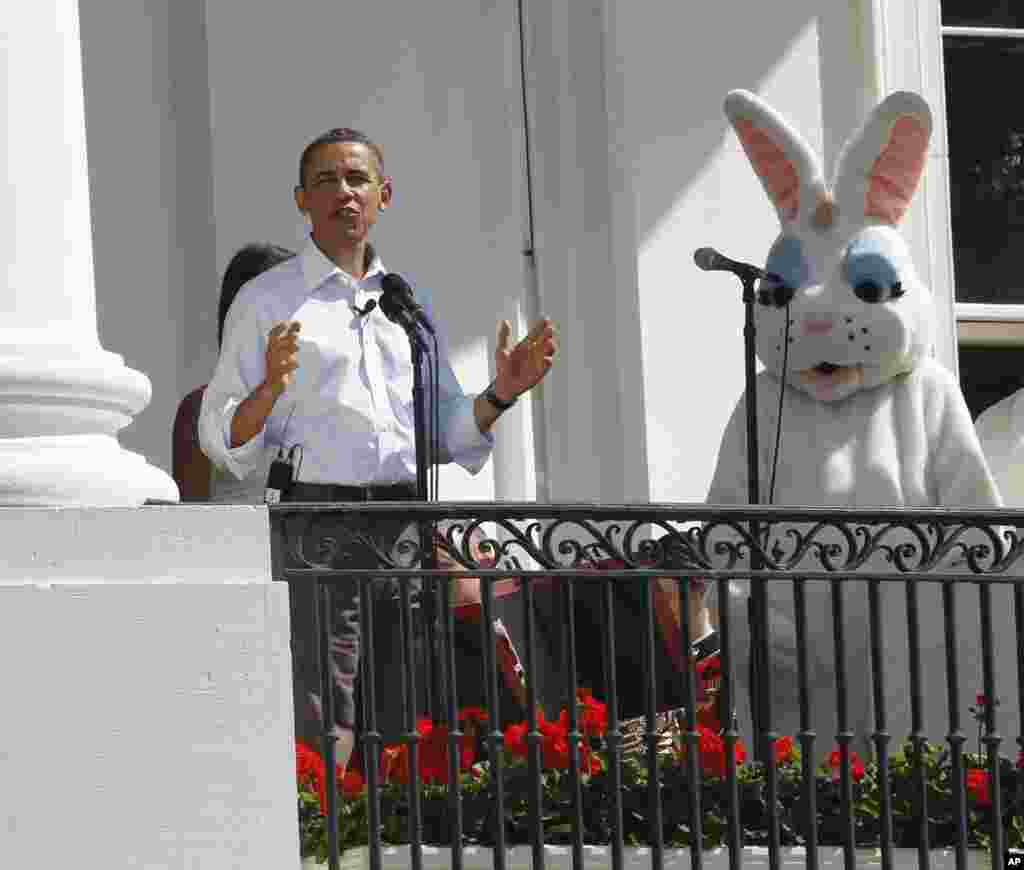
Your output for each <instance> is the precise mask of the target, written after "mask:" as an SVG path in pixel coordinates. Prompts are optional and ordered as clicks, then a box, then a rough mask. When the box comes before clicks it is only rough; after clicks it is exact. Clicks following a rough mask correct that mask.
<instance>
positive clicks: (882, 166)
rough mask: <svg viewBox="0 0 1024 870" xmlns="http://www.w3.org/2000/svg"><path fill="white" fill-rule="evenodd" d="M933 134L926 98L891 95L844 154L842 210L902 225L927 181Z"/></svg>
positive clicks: (839, 174)
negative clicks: (923, 181)
mask: <svg viewBox="0 0 1024 870" xmlns="http://www.w3.org/2000/svg"><path fill="white" fill-rule="evenodd" d="M931 133H932V113H931V110H930V109H929V108H928V104H927V103H926V102H925V101H924V99H923V98H922V97H920V96H918V95H917V94H914V93H910V92H909V91H899V92H897V93H895V94H891V95H889V96H888V97H886V98H885V99H884V100H883V101H882V102H881V103H879V104H878V106H877V107H876V108H875V110H874V111H873V112H872V113H871V115H870V117H869V118H868V120H867V123H865V124H864V126H863V127H862V128H861V129H860V130H859V131H858V132H857V133H855V134H854V135H853V136H852V137H851V138H850V140H849V141H848V142H847V144H846V146H845V148H844V149H843V152H842V154H841V155H840V157H839V162H838V168H837V170H836V182H835V194H836V203H837V204H838V206H839V209H840V210H841V211H843V212H848V213H849V214H850V215H851V216H859V215H861V214H863V215H864V216H865V217H870V218H878V219H879V220H881V221H882V222H883V223H886V224H889V225H890V226H895V225H896V224H897V223H899V221H900V218H902V217H903V213H904V212H905V211H906V210H907V207H908V206H909V205H910V200H911V198H912V197H913V195H914V191H915V190H916V189H917V184H918V182H919V181H920V180H921V173H922V171H923V170H924V161H925V157H926V156H927V154H928V140H929V138H930V137H931Z"/></svg>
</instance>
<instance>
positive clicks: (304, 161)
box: [299, 127, 384, 187]
mask: <svg viewBox="0 0 1024 870" xmlns="http://www.w3.org/2000/svg"><path fill="white" fill-rule="evenodd" d="M337 142H355V143H357V144H359V145H365V146H366V147H367V148H369V149H370V150H371V151H372V152H373V156H374V157H376V158H377V171H378V172H381V173H383V172H384V152H383V150H382V149H381V147H380V145H378V144H377V143H376V142H374V141H373V140H372V139H371V138H370V137H369V136H367V135H366V134H365V133H363V132H362V131H361V130H354V129H353V128H351V127H335V128H334V129H333V130H328V131H327V132H326V133H321V134H320V135H319V136H317V137H316V138H315V139H314V140H313V141H312V142H310V143H309V144H308V145H307V146H306V147H305V148H303V149H302V156H301V157H300V158H299V187H305V185H306V166H307V165H308V164H309V161H310V160H311V159H312V157H313V152H314V151H316V149H317V148H319V147H320V146H321V145H333V144H335V143H337Z"/></svg>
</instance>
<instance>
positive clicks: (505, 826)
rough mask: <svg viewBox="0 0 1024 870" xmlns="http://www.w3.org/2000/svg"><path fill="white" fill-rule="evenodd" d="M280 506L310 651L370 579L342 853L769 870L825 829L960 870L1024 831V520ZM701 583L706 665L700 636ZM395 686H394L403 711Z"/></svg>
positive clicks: (852, 841)
mask: <svg viewBox="0 0 1024 870" xmlns="http://www.w3.org/2000/svg"><path fill="white" fill-rule="evenodd" d="M395 523H400V524H405V525H407V526H408V527H409V529H410V530H411V533H410V534H408V535H406V536H405V537H404V538H403V539H401V540H399V541H398V543H397V544H395V545H394V546H391V545H390V541H389V542H388V544H387V548H386V549H385V548H384V546H382V545H381V541H380V537H379V536H378V535H376V534H375V530H376V529H379V528H382V527H386V526H394V524H395ZM271 524H272V529H273V538H274V542H275V543H274V550H275V562H276V564H277V565H278V566H279V567H278V569H277V570H279V571H280V576H282V577H283V578H285V579H288V580H289V582H290V583H292V584H311V585H315V589H316V594H315V595H314V596H311V597H310V601H311V602H315V604H311V612H310V613H309V614H308V619H309V621H308V623H307V624H306V625H302V624H299V623H293V626H292V630H293V635H294V634H296V633H298V632H304V631H309V630H310V626H313V627H314V630H316V631H319V635H318V637H319V642H318V645H317V649H318V655H319V662H320V664H321V665H322V664H323V663H325V662H326V661H327V660H328V658H329V656H330V654H331V650H330V649H329V644H328V639H327V632H326V628H325V627H326V625H327V624H328V621H329V620H330V619H331V618H332V616H331V614H332V595H335V594H338V591H339V590H340V589H341V588H343V587H345V586H346V584H347V586H348V588H350V589H351V588H352V586H353V584H355V585H357V586H358V590H359V592H358V597H359V605H360V606H359V611H360V612H359V620H360V625H361V630H362V646H363V650H364V654H363V655H362V662H361V671H360V680H359V694H360V698H361V711H360V714H359V725H358V728H357V731H358V748H357V756H358V761H359V764H360V766H361V769H362V771H363V776H364V777H365V781H366V797H365V803H363V804H361V806H363V807H364V808H365V815H360V816H352V815H351V814H348V815H346V805H345V803H344V801H343V800H342V799H341V798H339V795H338V794H337V792H336V791H335V789H333V788H328V789H327V794H326V816H327V823H326V829H327V838H328V852H329V854H328V859H329V866H330V867H332V868H335V867H337V866H338V864H337V861H338V857H337V855H338V850H339V848H341V847H344V846H345V845H348V844H351V843H353V842H361V843H365V844H366V845H367V847H368V854H369V861H370V866H371V867H372V868H379V867H380V866H381V854H382V853H381V849H382V842H383V841H384V840H388V841H389V842H395V841H398V842H405V843H408V844H409V845H410V853H409V854H410V856H411V857H410V862H411V866H412V867H414V868H419V867H421V866H422V850H421V847H422V845H423V844H424V842H434V843H440V844H443V845H448V846H450V847H451V866H452V867H455V868H461V867H462V866H463V847H464V845H465V844H468V843H480V844H484V845H489V846H492V847H493V866H494V867H495V868H503V867H505V866H506V847H507V846H509V845H511V844H512V843H513V842H516V841H518V842H524V843H528V844H529V845H530V847H531V851H532V860H533V867H535V868H541V867H544V866H545V851H544V844H545V842H548V843H551V842H558V843H562V844H565V845H567V846H569V847H570V848H571V854H572V862H573V867H574V868H580V867H583V866H585V864H584V849H583V846H584V843H585V842H586V841H588V840H596V841H599V842H605V843H607V844H608V845H609V847H610V850H611V857H612V866H613V867H616V868H619V867H622V866H623V861H624V852H623V850H624V847H625V845H627V844H644V845H647V846H649V847H650V866H652V867H655V868H661V867H662V866H663V862H664V856H665V853H666V852H665V850H666V848H668V847H670V846H674V845H689V846H691V851H690V860H691V865H692V867H694V868H700V867H702V866H703V860H704V859H703V854H702V849H701V847H702V846H707V845H708V844H710V843H721V844H722V845H724V846H725V847H727V849H728V852H729V856H730V866H731V867H740V866H742V861H743V852H742V847H743V846H745V845H751V844H757V845H762V846H767V848H768V856H769V864H770V866H771V867H773V868H775V867H778V866H780V855H781V850H782V848H783V847H784V846H787V845H814V844H824V843H829V844H833V845H837V846H840V847H841V848H842V850H843V855H844V860H845V866H846V867H849V868H852V867H854V866H856V864H855V862H856V849H857V848H858V847H859V846H863V845H874V846H877V847H878V848H880V849H881V862H882V865H883V866H885V867H891V866H892V861H893V854H894V848H895V847H896V846H901V847H904V848H913V849H916V850H917V856H918V857H917V860H918V866H920V867H929V866H931V864H930V861H931V860H932V859H931V857H930V852H929V850H930V849H933V848H936V847H939V846H948V847H950V848H952V849H954V850H955V855H956V866H957V867H958V868H964V867H967V866H968V863H967V862H968V855H969V848H970V847H972V846H980V847H984V848H985V849H986V850H987V851H988V853H989V854H990V855H991V856H992V866H1002V864H1001V862H1002V861H1003V854H1004V850H1005V849H1006V848H1008V847H1009V846H1011V845H1018V844H1019V843H1020V841H1021V838H1024V819H1022V817H1024V735H1022V722H1024V578H1019V577H1018V573H1019V569H1018V563H1021V564H1024V560H1022V559H1021V555H1022V553H1024V536H1022V535H1021V534H1020V533H1019V532H1018V531H1017V530H1018V528H1024V512H1015V511H1004V512H1000V513H992V512H988V513H981V512H965V511H945V510H927V511H896V510H886V511H882V510H878V511H872V512H863V511H846V510H838V509H778V508H761V507H756V508H754V507H728V508H727V507H713V506H703V505H701V506H691V505H684V506H669V505H627V506H594V505H539V504H510V503H502V504H492V503H488V504H474V503H469V504H454V503H452V504H446V503H436V504H419V503H373V504H337V505H319V504H317V505H314V504H281V505H276V506H273V507H272V508H271ZM367 553H370V554H372V558H371V560H370V562H372V563H374V564H372V566H369V567H368V565H370V563H368V562H367V555H366V554H367ZM437 564H441V565H442V567H432V566H434V565H437ZM596 568H601V569H602V570H600V571H598V570H595V569H596ZM470 577H472V578H479V580H480V584H479V600H478V602H476V603H474V602H473V601H472V600H469V599H471V598H472V595H473V594H474V587H473V584H472V583H470V584H468V587H467V585H466V584H465V583H462V585H461V587H460V581H465V580H466V578H470ZM382 578H394V579H393V580H390V581H389V582H390V584H391V585H390V586H388V587H387V588H393V589H395V590H396V591H395V593H394V595H393V596H390V595H389V596H385V597H384V598H382V597H381V596H380V594H379V593H378V591H377V590H378V588H379V587H380V585H381V583H382V582H383V581H382ZM509 578H513V580H514V583H513V584H512V588H513V590H514V592H513V594H511V595H509V594H507V592H508V589H509ZM659 578H671V579H672V580H673V581H675V582H674V583H668V585H667V587H666V584H665V582H664V581H662V580H659ZM651 581H655V582H653V583H652V582H651ZM705 586H706V587H707V588H708V589H709V590H710V591H711V592H713V593H715V594H714V595H713V596H712V597H713V599H714V600H713V602H712V609H713V610H714V611H716V613H715V617H714V620H715V622H716V625H717V631H718V634H719V635H720V640H721V644H720V648H721V652H720V657H719V659H718V661H717V663H716V665H715V670H717V671H718V672H719V674H718V676H717V677H716V678H715V679H712V680H709V679H708V673H707V672H704V673H701V672H700V671H699V670H698V665H697V664H696V662H695V660H694V657H693V656H692V655H691V654H689V652H688V651H689V649H690V641H691V639H694V632H693V631H692V629H693V628H694V626H693V625H691V623H692V621H693V620H694V618H695V616H694V612H695V611H694V608H693V607H691V606H690V603H691V602H692V601H697V602H698V603H699V600H700V595H699V590H700V589H702V588H704V587H705ZM463 587H465V588H463ZM466 588H468V589H469V593H466ZM666 588H667V589H668V591H669V593H670V594H669V595H668V596H667V597H666V595H665V590H666ZM460 589H461V593H460ZM496 590H497V594H496ZM676 590H678V591H677V593H676ZM460 594H461V595H462V597H461V598H460ZM467 594H468V595H469V599H467V597H466V595H467ZM659 596H661V597H659ZM467 601H468V604H467ZM673 602H674V604H673ZM467 607H468V610H469V611H470V612H471V613H475V614H476V615H475V616H474V617H473V618H471V619H469V620H468V621H467V620H466V619H465V618H464V613H463V616H460V608H462V611H465V610H466V608H467ZM474 608H475V609H474ZM496 617H497V620H496ZM293 619H294V614H293ZM673 625H675V626H676V628H677V630H678V636H679V638H681V639H682V641H681V642H682V649H683V655H682V657H681V659H675V660H674V659H673V658H672V656H671V655H670V654H669V653H668V652H667V651H668V650H670V649H671V646H672V644H671V642H670V641H671V638H670V637H668V636H667V635H668V634H671V632H672V626H673ZM467 626H468V628H467ZM666 626H667V627H666ZM320 627H324V630H323V631H320ZM502 632H506V634H507V640H508V641H509V644H508V645H506V648H504V650H503V647H502ZM679 638H677V640H678V639H679ZM509 646H511V647H515V648H517V650H518V653H519V659H520V663H521V665H522V668H521V670H522V672H523V673H524V674H525V679H523V680H522V682H521V685H519V686H518V687H517V686H514V685H512V684H511V683H509V681H508V680H507V676H508V668H505V669H504V671H503V668H502V664H506V665H507V664H508V662H507V661H505V660H504V659H503V658H502V657H503V655H504V656H505V657H506V658H507V656H508V647H509ZM382 649H384V650H390V651H391V653H393V655H391V656H390V661H389V662H388V663H387V664H386V665H382V664H381V662H380V661H378V659H380V651H381V650H382ZM515 658H516V657H515V655H514V654H513V655H512V659H513V660H515ZM680 664H681V666H680ZM513 670H514V672H515V673H516V674H517V675H518V674H519V673H520V669H519V668H518V665H516V667H514V668H513ZM327 672H328V669H326V668H323V667H321V673H323V674H326V673H327ZM510 688H511V689H515V690H516V691H515V692H513V693H512V694H511V695H510V694H509V690H510ZM323 689H324V690H325V691H324V692H323V697H324V700H325V703H324V712H323V720H324V723H325V726H326V723H329V722H333V720H334V713H333V709H332V703H331V696H332V692H331V691H329V690H328V689H329V681H328V679H327V678H326V677H325V678H324V682H323ZM598 689H599V690H600V691H599V692H598ZM596 695H600V697H597V698H595V697H594V696H596ZM709 695H710V696H711V697H712V700H713V701H714V703H715V705H716V709H717V711H718V712H717V720H715V719H714V718H712V719H711V720H708V719H703V720H702V717H701V710H702V697H703V699H704V701H705V702H706V701H707V698H708V697H709ZM510 698H511V699H512V700H511V701H510V700H509V699H510ZM516 698H518V701H516ZM384 699H388V700H392V699H399V700H400V702H401V703H400V705H398V706H399V709H400V714H399V722H398V725H397V727H396V728H391V725H392V723H385V722H383V721H382V720H381V719H380V718H379V716H378V713H379V710H380V709H381V708H382V706H384V705H383V703H382V702H383V700H384ZM467 699H468V702H469V703H468V706H469V707H470V708H471V710H470V712H467V711H466V710H465V709H464V708H465V707H466V706H467ZM473 701H482V702H483V703H476V704H474V703H472V702H473ZM516 704H518V707H517V708H516V709H515V710H513V711H510V710H509V709H508V707H509V706H510V705H513V706H514V705H516ZM503 707H505V708H506V709H503ZM706 707H707V704H706V703H705V704H704V705H703V708H704V709H706ZM478 708H482V709H478ZM595 711H596V712H595ZM519 716H521V718H522V724H518V723H516V722H514V721H513V720H515V719H516V718H517V717H519ZM709 722H710V723H712V724H710V725H709ZM425 723H426V724H425ZM510 723H511V724H510ZM389 728H391V730H390V731H389ZM975 728H976V729H977V735H976V739H977V744H976V751H973V752H972V751H971V744H972V743H973V741H974V739H975V734H974V730H975ZM325 733H326V732H325ZM637 733H639V738H640V739H639V741H636V740H635V739H634V738H635V737H636V734H637ZM1014 744H1016V745H1014ZM797 745H798V748H797ZM323 746H324V753H325V756H326V757H327V760H328V769H331V767H330V765H331V764H332V763H333V757H334V756H333V752H334V746H333V741H332V740H330V739H324V742H323ZM833 747H835V748H834V750H833ZM830 750H832V751H830ZM861 753H863V758H862V757H861ZM467 761H468V763H467ZM353 819H355V822H354V823H353ZM353 824H355V825H356V827H357V828H358V830H355V831H354V830H353ZM806 866H807V867H811V868H814V867H817V866H818V852H817V849H815V848H808V849H807V851H806Z"/></svg>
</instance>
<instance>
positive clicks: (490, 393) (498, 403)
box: [484, 381, 518, 411]
mask: <svg viewBox="0 0 1024 870" xmlns="http://www.w3.org/2000/svg"><path fill="white" fill-rule="evenodd" d="M484 398H485V399H487V401H488V402H490V403H491V404H492V405H494V407H495V408H497V409H498V410H499V411H507V410H508V409H509V408H511V407H512V406H513V405H514V404H515V403H516V399H513V400H512V401H511V402H503V401H502V400H501V399H499V398H498V394H497V393H495V392H494V381H491V382H490V383H489V384H488V385H487V389H486V390H484ZM517 398H518V397H517Z"/></svg>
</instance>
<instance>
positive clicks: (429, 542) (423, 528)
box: [406, 324, 443, 721]
mask: <svg viewBox="0 0 1024 870" xmlns="http://www.w3.org/2000/svg"><path fill="white" fill-rule="evenodd" d="M406 335H408V337H409V347H410V350H411V351H412V372H413V375H412V377H413V380H412V406H413V430H414V432H415V445H416V500H417V501H422V502H427V501H430V500H431V493H430V485H429V481H430V469H431V468H432V467H433V466H434V464H435V456H434V451H435V449H436V447H437V438H438V433H437V432H430V433H429V434H430V437H429V438H428V437H427V435H428V431H429V429H430V426H429V420H428V417H427V396H426V389H425V388H424V383H423V381H424V378H423V367H424V366H423V364H424V361H428V362H430V361H431V357H430V355H429V354H428V353H426V352H425V351H426V346H425V342H424V337H423V334H422V333H421V332H420V331H419V330H418V328H417V327H416V325H415V324H410V325H409V326H408V327H407V329H406ZM435 362H436V361H435ZM436 374H437V372H436V366H435V373H434V376H433V377H432V378H431V383H432V385H433V386H434V387H435V389H436V386H437V377H436ZM434 403H435V407H436V397H435V399H434ZM434 496H435V498H436V493H435V494H434ZM417 529H418V532H419V547H420V567H421V568H423V569H424V570H430V569H433V568H436V567H437V559H436V557H435V554H434V524H433V523H432V522H421V523H418V524H417ZM437 592H438V589H437V581H436V579H435V578H433V577H425V578H423V586H422V590H421V594H420V606H421V608H422V614H423V627H424V633H425V637H424V641H425V643H426V645H427V650H428V654H427V656H426V660H427V662H428V663H429V666H428V667H427V668H426V673H425V675H424V686H423V691H424V696H425V698H426V700H427V703H428V704H429V711H430V714H431V718H432V719H433V720H434V721H439V716H440V714H441V711H442V709H443V708H442V707H441V698H442V686H441V681H439V680H437V679H436V676H437V674H438V673H439V672H438V670H437V665H438V664H439V662H438V658H437V655H438V650H437V643H436V636H435V625H434V623H435V620H436V617H437V613H438V612H439V611H438V608H437V602H436V600H435V599H436V597H437Z"/></svg>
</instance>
